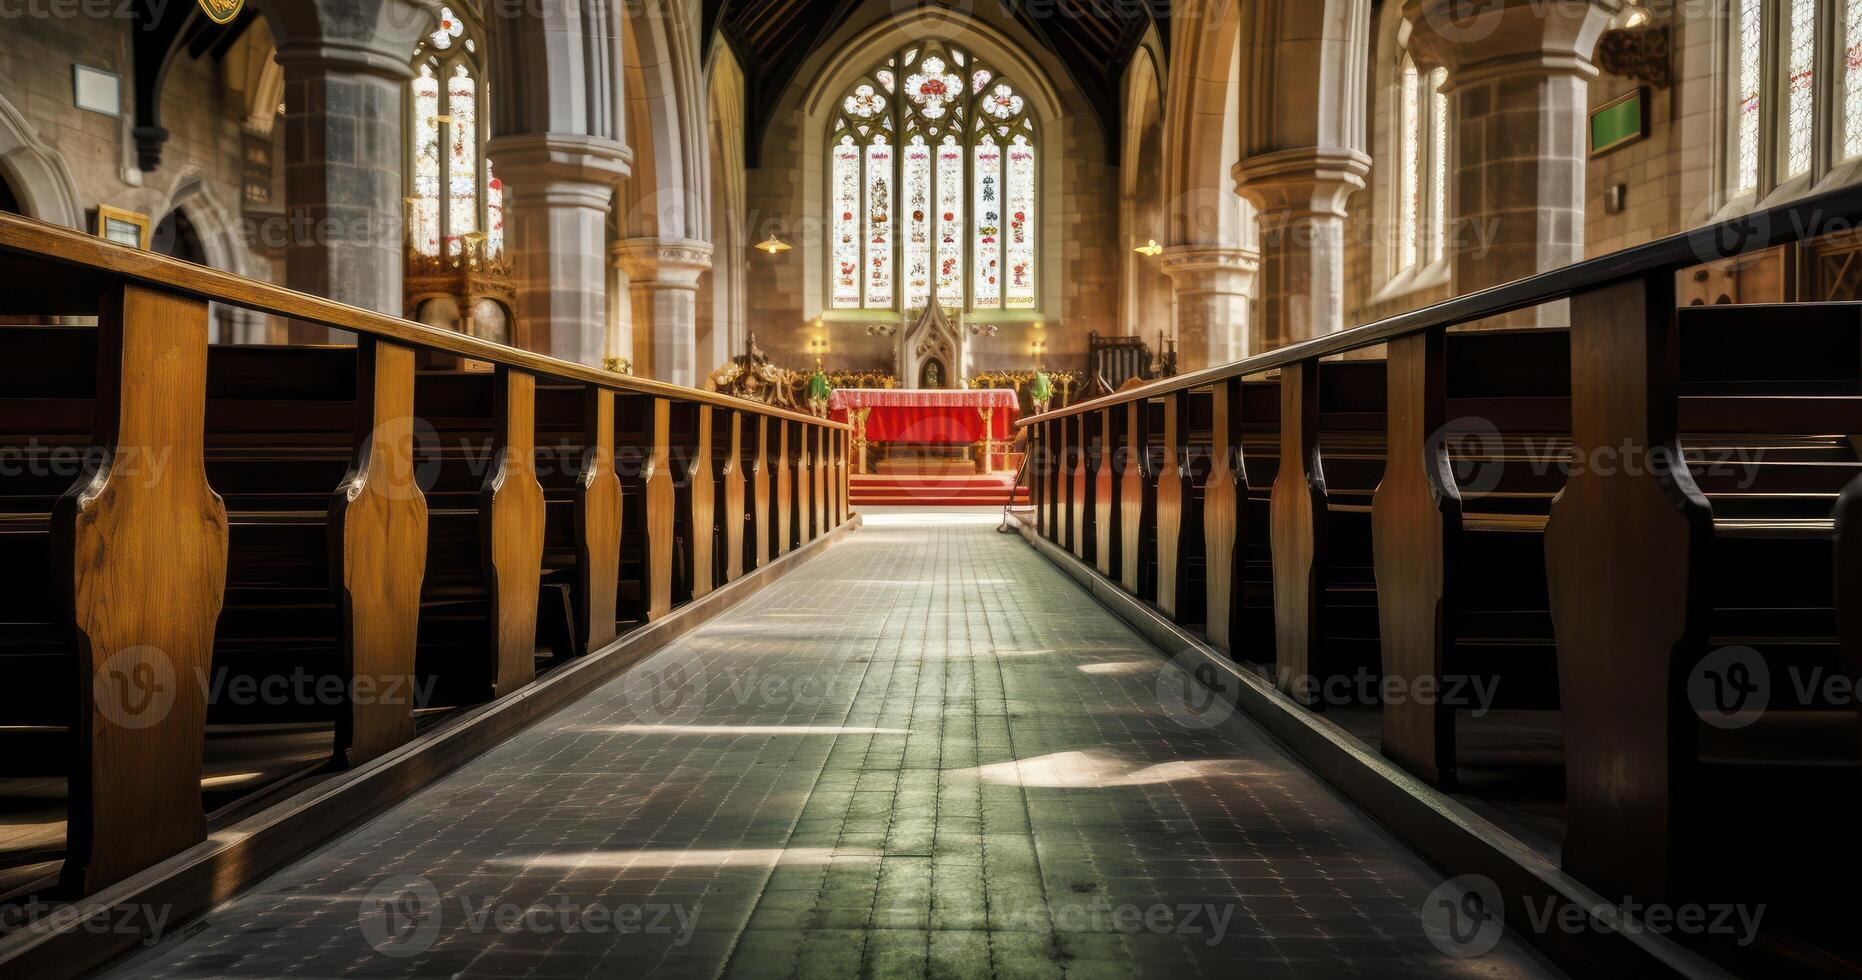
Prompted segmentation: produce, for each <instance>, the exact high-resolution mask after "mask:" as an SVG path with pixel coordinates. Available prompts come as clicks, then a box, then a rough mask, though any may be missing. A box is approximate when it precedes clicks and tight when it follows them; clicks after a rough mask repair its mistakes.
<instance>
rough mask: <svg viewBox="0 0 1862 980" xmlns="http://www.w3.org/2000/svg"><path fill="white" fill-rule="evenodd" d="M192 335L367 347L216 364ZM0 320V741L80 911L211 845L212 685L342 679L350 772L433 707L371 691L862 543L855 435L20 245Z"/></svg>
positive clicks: (508, 660) (163, 272) (601, 641)
mask: <svg viewBox="0 0 1862 980" xmlns="http://www.w3.org/2000/svg"><path fill="white" fill-rule="evenodd" d="M210 304H220V305H225V306H233V307H242V308H245V309H248V310H252V311H257V312H259V313H262V314H268V315H273V316H279V317H286V318H289V319H291V320H295V321H301V322H306V323H311V324H317V325H321V326H324V327H330V328H336V329H339V330H343V331H348V332H350V333H352V334H353V335H354V336H355V337H356V341H357V342H356V344H355V345H354V346H330V347H304V348H298V347H222V346H219V345H209V343H208V336H209V330H208V325H209V309H210ZM0 311H4V313H5V314H8V315H10V316H11V317H12V319H10V320H0V322H10V323H15V324H22V325H20V326H13V327H0V356H5V357H6V360H7V362H8V363H7V366H6V369H5V372H4V373H5V379H4V380H0V416H3V417H0V450H4V453H5V455H6V456H7V458H8V459H9V460H10V461H11V462H12V463H13V464H14V465H13V466H12V467H10V468H8V469H7V470H6V471H5V472H4V473H3V474H0V502H3V503H0V509H3V511H4V512H3V513H0V525H3V530H4V532H5V533H4V534H0V546H4V547H6V548H8V549H10V550H8V551H7V552H6V554H5V556H4V564H5V565H6V571H5V572H4V573H0V574H4V577H5V580H6V582H5V591H6V592H7V597H6V599H5V600H3V601H4V602H5V603H6V604H7V605H8V606H10V607H11V608H9V609H8V610H7V611H6V612H5V613H4V615H6V616H7V619H8V621H9V623H11V626H10V627H9V628H10V629H12V630H13V633H14V635H13V636H12V637H11V638H10V640H9V641H8V642H9V643H10V644H11V646H10V647H9V648H6V649H0V663H6V664H8V665H9V669H10V672H11V677H10V681H9V686H10V687H11V688H12V689H13V691H14V693H13V694H12V695H10V696H8V697H7V698H6V699H5V701H6V704H5V705H3V706H0V714H4V715H8V716H11V717H0V730H4V731H6V732H8V733H10V735H11V736H17V738H18V739H26V740H27V741H17V740H16V741H15V742H14V743H13V745H14V748H13V750H11V751H10V752H9V753H8V758H9V759H11V760H18V759H21V758H25V757H27V756H37V757H38V761H39V764H40V765H41V768H42V769H44V770H46V771H48V772H49V773H51V774H61V775H67V776H68V777H69V780H70V793H69V824H68V826H69V831H68V844H67V848H66V853H65V864H64V881H65V884H66V886H67V887H68V888H69V889H70V890H71V891H74V892H89V891H94V890H95V889H97V888H99V887H102V886H104V885H107V884H110V883H112V882H115V881H119V880H121V879H123V878H125V877H127V876H129V875H132V874H134V873H136V872H138V871H140V870H142V869H144V868H147V867H149V866H150V865H152V864H153V863H155V862H157V861H160V860H162V859H163V858H166V857H168V856H170V855H172V854H175V853H177V852H179V851H181V850H183V849H185V848H187V847H189V846H191V845H193V844H195V843H197V842H199V841H200V840H201V839H202V836H203V832H204V827H205V821H204V816H203V808H202V792H203V787H202V744H203V735H204V731H205V727H206V725H207V724H208V722H209V717H210V715H215V714H218V713H221V712H224V711H226V710H227V706H225V705H222V704H218V703H215V702H214V700H213V696H212V693H211V692H212V690H213V686H212V685H211V684H207V683H202V681H203V680H204V679H206V678H208V677H210V676H212V677H215V678H216V679H217V678H221V677H224V676H229V675H230V676H242V677H248V678H250V677H255V676H256V677H266V676H276V675H278V674H280V673H282V672H284V671H286V670H287V669H290V668H292V667H296V666H304V665H308V666H307V667H306V669H308V670H310V671H311V672H312V673H314V674H315V675H316V676H318V677H320V678H326V677H333V678H335V679H336V682H337V683H338V684H339V685H340V689H341V691H343V692H344V695H343V696H342V697H341V698H340V699H339V703H337V704H336V705H334V707H333V708H332V709H331V710H330V712H329V713H330V714H331V715H333V717H332V718H327V719H325V720H327V721H333V724H334V732H335V734H334V750H333V752H332V753H331V755H330V758H329V763H330V764H332V765H336V766H353V765H357V764H360V763H363V762H366V761H368V760H371V759H375V758H378V757H380V756H382V755H383V754H384V753H387V752H389V751H390V750H392V749H394V748H395V747H397V746H399V745H401V744H403V743H405V742H406V741H408V740H409V739H410V738H411V737H412V736H413V734H414V731H415V720H414V716H415V713H416V712H417V710H419V709H424V708H429V707H433V706H434V705H432V704H419V703H415V702H414V701H412V700H411V699H410V698H408V697H405V696H398V697H388V696H382V695H381V692H384V691H386V690H391V689H412V688H413V686H414V682H415V681H416V680H417V679H419V680H421V681H423V682H431V685H430V686H431V689H433V690H437V691H439V692H441V693H440V694H438V695H436V697H437V699H438V701H439V703H441V704H445V705H462V704H471V703H476V702H479V701H483V700H487V699H491V698H496V697H499V696H502V695H505V694H509V693H510V692H512V691H514V690H518V689H520V688H522V687H523V686H524V685H525V684H527V683H529V682H530V681H531V680H532V678H533V677H534V676H535V672H536V664H537V655H538V651H539V638H540V637H543V638H544V640H545V641H546V642H547V644H548V646H549V647H550V648H551V649H552V650H553V652H554V654H556V655H559V656H560V655H579V654H590V653H595V652H598V651H600V650H602V649H603V648H605V647H608V646H609V645H610V644H611V643H613V642H614V641H615V640H616V637H617V633H619V632H622V631H624V630H625V629H626V628H627V627H628V626H629V625H630V624H633V623H642V622H646V621H649V620H653V619H657V618H660V617H663V616H666V615H667V614H669V613H670V612H671V611H673V609H674V608H675V607H676V606H678V605H679V604H681V603H684V602H688V601H691V600H693V599H696V598H698V597H702V596H704V595H706V594H707V593H709V592H710V591H712V590H713V589H715V588H717V587H719V586H722V585H724V584H726V583H727V582H729V581H731V580H734V579H737V578H739V577H741V576H743V575H744V574H746V573H747V572H748V571H753V570H755V569H757V568H759V567H761V566H763V565H766V564H768V563H769V562H771V561H773V560H774V559H776V558H778V557H780V556H782V555H784V554H786V553H788V552H790V551H792V550H794V549H796V548H799V547H801V546H803V545H806V544H808V543H809V542H811V541H814V540H816V539H818V538H820V537H822V536H823V535H825V534H827V533H829V532H830V531H832V530H834V529H836V528H838V527H840V526H841V525H842V524H844V523H846V522H847V521H849V520H850V511H849V509H848V503H847V473H848V470H847V454H848V448H849V445H848V444H849V438H850V432H849V430H848V428H847V426H845V425H844V424H836V423H832V422H829V421H826V420H824V419H820V418H815V417H811V416H808V415H802V414H797V413H794V412H789V411H784V410H780V409H775V408H770V407H767V406H764V405H760V404H756V403H752V402H747V401H743V400H739V399H735V398H731V397H727V396H723V395H720V394H717V393H715V392H707V391H699V390H694V389H690V388H684V387H678V386H674V385H670V384H663V383H658V382H654V381H649V380H644V379H638V378H632V377H625V376H621V375H617V374H613V373H609V372H606V371H601V370H596V369H593V368H589V367H585V366H582V365H578V364H572V363H568V362H564V361H559V360H555V359H552V358H549V357H545V356H542V355H538V354H534V353H530V352H527V351H522V350H517V349H513V348H509V347H504V346H501V345H496V344H491V343H487V342H483V341H480V340H477V339H475V338H472V337H469V336H464V335H461V334H456V333H452V332H447V331H442V330H436V329H432V328H429V327H425V326H422V325H419V324H415V323H411V322H408V321H406V320H402V319H398V318H395V317H390V316H384V315H381V314H377V313H372V312H368V311H364V310H360V309H354V308H351V307H347V306H343V305H341V304H338V303H333V302H330V301H327V300H323V299H319V298H316V297H313V296H307V295H303V294H300V293H295V292H292V291H290V290H286V289H281V288H278V287H275V286H271V285H267V284H264V283H258V282H253V281H250V280H246V279H242V278H238V277H236V276H231V275H227V274H225V273H221V272H217V271H214V270H212V269H207V268H202V267H199V266H195V265H192V264H188V263H183V262H179V261H174V260H171V259H167V258H164V257H160V256H155V255H151V254H149V253H146V252H141V251H136V250H132V249H127V248H123V247H119V246H116V245H113V244H109V243H107V242H104V241H102V240H99V239H97V238H93V237H90V236H86V235H82V234H78V233H75V232H72V231H69V230H66V229H63V228H57V227H53V226H49V225H45V224H41V223H38V222H33V221H29V220H25V219H20V218H16V217H12V216H7V215H0ZM90 317H95V326H88V325H79V326H66V325H62V324H69V323H81V322H82V321H83V320H85V319H86V318H90ZM46 324H58V325H49V326H48V325H46ZM464 361H471V362H480V363H482V364H489V365H491V366H492V369H491V370H490V371H488V372H486V371H467V370H462V369H461V363H462V362H464ZM61 461H63V462H71V464H72V465H75V466H78V467H79V468H78V469H76V470H75V471H70V472H61V471H60V470H59V464H60V463H61ZM72 461H75V462H72ZM772 471H773V473H772ZM540 598H541V599H542V600H544V601H542V602H540ZM74 668H75V669H74ZM358 692H375V696H366V697H365V696H358ZM302 707H303V706H301V705H293V706H286V707H283V708H275V709H272V710H274V711H276V712H279V713H288V712H289V711H292V710H297V709H301V708H302ZM313 713H314V712H313ZM31 739H37V740H36V741H31ZM34 749H42V750H43V751H34Z"/></svg>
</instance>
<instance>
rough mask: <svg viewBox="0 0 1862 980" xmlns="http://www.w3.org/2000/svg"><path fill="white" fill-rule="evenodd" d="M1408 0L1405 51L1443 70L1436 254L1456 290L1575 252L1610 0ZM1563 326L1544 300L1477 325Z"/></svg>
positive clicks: (1526, 271) (1614, 4)
mask: <svg viewBox="0 0 1862 980" xmlns="http://www.w3.org/2000/svg"><path fill="white" fill-rule="evenodd" d="M1461 6H1462V5H1461V4H1459V3H1458V2H1457V0H1408V2H1407V3H1406V4H1404V6H1403V17H1404V20H1405V21H1406V22H1407V23H1406V27H1407V29H1408V31H1409V46H1410V50H1411V51H1412V52H1414V53H1415V55H1416V58H1417V61H1418V63H1419V64H1421V65H1424V66H1427V67H1426V68H1425V69H1424V70H1427V69H1428V68H1434V67H1442V68H1446V69H1447V70H1448V82H1447V84H1446V85H1445V86H1444V87H1443V92H1444V94H1446V95H1447V96H1448V98H1449V103H1450V107H1451V108H1450V113H1451V116H1452V118H1453V120H1454V126H1455V128H1454V129H1453V130H1452V131H1451V132H1452V134H1453V136H1454V138H1453V140H1451V145H1452V147H1453V149H1452V151H1451V152H1452V154H1453V159H1454V166H1453V171H1452V177H1451V179H1450V184H1451V192H1450V195H1449V199H1450V212H1449V213H1450V215H1451V221H1450V225H1449V229H1448V250H1449V253H1450V255H1451V256H1452V257H1453V260H1454V261H1453V270H1454V290H1455V292H1456V293H1457V294H1466V293H1471V292H1475V291H1476V290H1480V289H1485V288H1487V287H1489V286H1497V285H1499V284H1501V283H1504V282H1510V281H1512V280H1514V279H1519V278H1523V277H1525V276H1530V275H1533V274H1535V273H1540V272H1545V271H1547V270H1550V269H1556V268H1559V267H1560V266H1565V265H1569V264H1571V263H1573V262H1577V261H1579V260H1581V259H1583V257H1584V168H1585V161H1586V159H1587V156H1588V153H1587V142H1586V139H1585V134H1584V126H1585V120H1586V119H1587V117H1588V115H1589V89H1590V80H1591V79H1593V78H1595V77H1597V74H1598V72H1597V67H1596V65H1595V64H1593V63H1592V62H1591V57H1592V55H1593V54H1594V53H1595V52H1596V49H1597V39H1598V38H1599V37H1601V36H1602V34H1603V32H1604V30H1605V29H1606V28H1607V27H1608V26H1609V22H1610V19H1611V18H1612V17H1614V16H1615V15H1616V14H1617V13H1618V12H1619V11H1621V10H1622V6H1623V5H1622V0H1577V2H1571V3H1556V4H1543V3H1536V2H1528V0H1505V2H1504V3H1488V4H1483V5H1480V6H1479V7H1478V8H1477V9H1470V10H1468V11H1467V15H1466V16H1462V17H1459V18H1457V16H1456V15H1457V13H1458V12H1459V8H1460V7H1461ZM1486 322H1487V323H1488V324H1491V325H1495V326H1527V325H1546V326H1564V325H1567V324H1568V323H1569V322H1570V317H1569V307H1568V306H1567V304H1565V303H1562V302H1561V303H1556V304H1551V305H1547V306H1541V307H1537V308H1535V309H1531V310H1521V311H1519V312H1517V313H1514V314H1510V315H1508V316H1506V317H1500V318H1496V319H1494V320H1491V321H1486Z"/></svg>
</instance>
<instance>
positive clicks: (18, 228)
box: [0, 213, 852, 431]
mask: <svg viewBox="0 0 1862 980" xmlns="http://www.w3.org/2000/svg"><path fill="white" fill-rule="evenodd" d="M47 262H49V263H55V264H57V265H59V266H62V267H64V268H67V269H71V270H76V271H77V272H78V273H80V275H94V276H98V277H100V278H102V279H104V280H112V281H119V282H135V283H139V284H142V285H145V286H148V287H151V288H154V289H158V290H161V291H163V292H167V293H173V294H176V295H180V296H187V297H192V298H195V299H202V300H208V301H211V302H216V303H225V304H228V305H231V306H239V307H243V308H245V309H250V310H255V311H258V312H260V313H267V314H271V315H273V316H282V317H288V318H290V319H293V320H301V321H304V322H306V323H315V324H318V325H321V326H325V327H334V328H336V329H338V330H348V331H352V332H354V333H362V334H369V335H372V336H375V337H380V338H383V339H388V340H394V341H397V342H399V343H404V344H411V345H414V346H417V347H425V348H430V349H433V350H441V351H445V352H447V353H449V354H457V355H459V356H461V357H466V358H471V359H473V360H478V361H491V362H494V363H498V364H504V365H508V366H510V367H515V368H519V369H521V370H524V371H529V372H532V373H535V374H541V375H547V376H549V377H552V378H558V379H561V380H565V381H580V382H586V383H589V384H595V385H600V386H602V387H605V388H609V389H613V390H615V391H622V392H629V393H635V394H641V395H652V396H657V397H661V398H673V399H678V400H682V401H688V402H702V403H705V404H710V405H716V406H720V407H724V408H732V409H736V410H738V411H749V412H756V413H758V414H762V415H767V416H769V417H771V418H783V419H789V420H791V421H798V422H807V423H811V424H815V425H825V426H828V427H830V428H837V429H847V430H849V431H851V429H852V427H851V426H850V425H849V424H848V423H845V422H833V421H830V420H828V419H823V418H817V417H815V416H813V415H807V414H804V413H801V412H796V411H791V410H789V409H785V408H777V407H774V406H769V405H762V404H759V403H756V402H751V401H746V400H744V399H740V398H733V397H731V396H730V395H726V394H722V393H720V392H715V391H705V390H703V389H699V388H687V387H684V386H683V385H675V384H670V383H667V382H664V381H653V380H649V379H646V378H635V377H632V376H630V375H622V374H615V373H614V372H612V371H604V370H601V369H599V368H593V367H589V366H587V365H585V364H576V363H574V362H572V361H564V360H560V359H557V358H554V357H550V356H548V355H546V354H538V353H535V352H533V351H527V350H523V349H521V348H517V347H510V346H507V345H504V344H499V343H493V342H492V341H488V340H482V339H480V338H477V337H472V336H469V335H467V334H462V333H455V332H453V331H451V330H442V329H440V328H438V327H430V326H427V325H425V324H421V323H415V322H414V321H412V320H405V319H402V318H400V317H395V316H389V315H387V314H384V313H376V312H374V311H371V310H364V309H361V308H359V307H354V306H348V305H345V304H342V303H338V302H335V301H333V300H328V299H323V298H321V297H317V296H311V295H308V294H305V293H299V292H295V291H293V290H290V289H286V288H284V287H282V286H275V285H272V284H270V283H264V282H259V281H257V280H253V279H247V278H245V277H243V276H236V275H233V274H232V273H228V272H221V271H220V270H218V269H211V268H208V267H206V266H201V265H195V264H194V263H192V262H184V261H181V260H180V259H174V258H169V257H168V256H165V255H157V254H155V253H153V252H145V251H142V250H140V249H133V248H129V247H127V246H123V245H118V244H116V243H114V242H110V241H106V240H104V239H102V238H98V237H96V236H94V235H87V234H84V233H82V232H77V231H73V230H71V229H69V228H64V227H60V226H58V225H51V224H46V223H45V222H42V221H37V220H34V219H32V218H24V217H20V216H17V215H12V214H5V213H0V282H23V281H32V277H31V272H32V267H33V266H34V265H35V264H43V263H47ZM14 288H17V287H10V286H0V295H5V294H6V293H8V292H11V291H12V290H13V289H14ZM8 312H15V313H18V312H25V311H24V310H10V311H8Z"/></svg>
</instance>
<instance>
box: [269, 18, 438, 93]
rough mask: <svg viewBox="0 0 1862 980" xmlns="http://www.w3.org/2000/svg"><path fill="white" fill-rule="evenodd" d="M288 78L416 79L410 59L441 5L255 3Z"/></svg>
mask: <svg viewBox="0 0 1862 980" xmlns="http://www.w3.org/2000/svg"><path fill="white" fill-rule="evenodd" d="M254 5H255V6H256V7H258V8H259V12H260V13H261V14H262V15H263V16H264V17H265V20H266V24H267V25H268V26H269V27H270V28H271V32H272V37H273V38H274V39H275V40H276V43H277V48H278V54H277V60H278V65H279V67H281V68H283V69H284V72H285V77H286V78H301V77H305V76H306V75H317V74H322V73H337V74H349V75H375V76H378V77H381V78H385V79H388V80H389V81H396V82H399V81H405V80H407V79H409V78H412V77H413V76H414V69H413V66H412V64H411V61H412V58H411V55H412V53H413V50H414V46H415V45H416V44H418V43H419V42H420V38H421V37H422V36H423V35H425V34H426V33H427V32H428V31H431V30H432V29H433V24H434V21H435V18H436V16H437V15H438V14H439V11H440V4H439V2H438V0H355V2H352V3H350V4H348V5H346V6H344V5H336V4H324V3H304V2H302V0H255V4H254Z"/></svg>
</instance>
